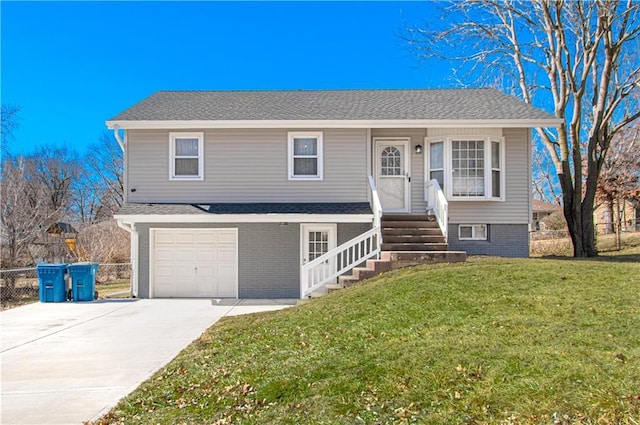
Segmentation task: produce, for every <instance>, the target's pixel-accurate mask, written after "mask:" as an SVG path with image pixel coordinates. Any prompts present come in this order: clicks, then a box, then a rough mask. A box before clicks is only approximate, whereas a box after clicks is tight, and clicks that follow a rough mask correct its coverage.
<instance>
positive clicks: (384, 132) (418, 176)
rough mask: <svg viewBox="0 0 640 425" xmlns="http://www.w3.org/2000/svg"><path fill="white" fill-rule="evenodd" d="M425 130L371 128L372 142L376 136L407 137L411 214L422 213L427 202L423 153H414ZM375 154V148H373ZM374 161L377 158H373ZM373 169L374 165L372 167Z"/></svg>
mask: <svg viewBox="0 0 640 425" xmlns="http://www.w3.org/2000/svg"><path fill="white" fill-rule="evenodd" d="M425 136H426V130H425V129H424V128H376V129H372V130H371V138H372V143H373V139H374V138H376V137H398V138H403V139H405V138H409V139H410V142H409V155H411V174H410V177H411V183H409V184H410V188H409V190H410V193H411V211H409V212H410V213H411V214H424V213H425V209H426V208H427V204H426V202H425V201H424V154H420V155H417V154H416V153H415V147H416V145H422V146H424V138H425ZM373 152H374V155H375V148H374V149H373ZM373 160H374V161H376V160H377V158H374V159H373ZM374 169H375V167H374Z"/></svg>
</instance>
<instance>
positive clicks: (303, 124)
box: [106, 117, 564, 130]
mask: <svg viewBox="0 0 640 425" xmlns="http://www.w3.org/2000/svg"><path fill="white" fill-rule="evenodd" d="M563 122H564V121H563V120H562V119H559V118H553V117H549V118H534V119H492V120H483V119H467V120H455V119H447V120H397V119H391V120H113V121H106V125H107V127H108V128H112V129H116V130H117V129H132V130H135V129H139V130H143V129H157V130H183V129H184V130H186V129H190V130H193V129H209V128H211V129H214V128H300V129H303V128H315V129H317V128H523V127H524V128H537V127H552V128H557V127H560V126H561V125H562V124H563Z"/></svg>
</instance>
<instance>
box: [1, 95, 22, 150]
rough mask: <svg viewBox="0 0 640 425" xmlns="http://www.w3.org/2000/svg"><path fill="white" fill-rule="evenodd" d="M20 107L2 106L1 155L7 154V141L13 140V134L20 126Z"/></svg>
mask: <svg viewBox="0 0 640 425" xmlns="http://www.w3.org/2000/svg"><path fill="white" fill-rule="evenodd" d="M19 113H20V107H19V106H16V105H2V110H1V111H0V138H1V139H2V150H1V152H2V155H3V156H6V155H8V154H9V147H8V141H9V140H12V139H13V133H14V132H15V131H16V129H17V128H18V127H19V126H20V117H19V115H18V114H19Z"/></svg>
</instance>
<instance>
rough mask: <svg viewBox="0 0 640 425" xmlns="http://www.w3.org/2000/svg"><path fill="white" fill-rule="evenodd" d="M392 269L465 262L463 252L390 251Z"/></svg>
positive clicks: (465, 254)
mask: <svg viewBox="0 0 640 425" xmlns="http://www.w3.org/2000/svg"><path fill="white" fill-rule="evenodd" d="M391 259H392V261H393V268H394V269H395V268H401V267H407V266H413V265H416V264H435V263H463V262H465V261H467V253H466V252H464V251H392V252H391Z"/></svg>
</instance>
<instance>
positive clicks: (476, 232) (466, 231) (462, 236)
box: [458, 224, 487, 241]
mask: <svg viewBox="0 0 640 425" xmlns="http://www.w3.org/2000/svg"><path fill="white" fill-rule="evenodd" d="M458 240H461V241H486V240H487V225H486V224H460V225H459V226H458Z"/></svg>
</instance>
